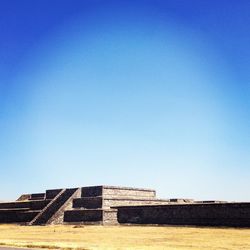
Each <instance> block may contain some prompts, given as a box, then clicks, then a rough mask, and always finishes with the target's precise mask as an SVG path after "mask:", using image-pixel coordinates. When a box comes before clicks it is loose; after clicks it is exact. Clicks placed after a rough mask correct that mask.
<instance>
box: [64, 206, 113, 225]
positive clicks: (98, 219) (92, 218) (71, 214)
mask: <svg viewBox="0 0 250 250" xmlns="http://www.w3.org/2000/svg"><path fill="white" fill-rule="evenodd" d="M64 222H65V223H69V224H70V223H72V224H75V223H79V224H115V223H117V210H116V209H72V210H67V211H65V212H64Z"/></svg>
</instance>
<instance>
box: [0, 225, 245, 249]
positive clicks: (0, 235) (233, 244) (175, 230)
mask: <svg viewBox="0 0 250 250" xmlns="http://www.w3.org/2000/svg"><path fill="white" fill-rule="evenodd" d="M0 246H2V247H6V246H13V247H26V248H27V247H29V248H48V249H68V250H70V249H77V250H80V249H110V250H113V249H157V250H158V249H164V250H165V249H177V250H183V249H202V250H204V249H209V250H215V249H216V250H220V249H221V250H225V249H237V250H240V249H249V250H250V229H233V228H196V227H151V226H146V227H143V226H81V227H80V226H19V225H0Z"/></svg>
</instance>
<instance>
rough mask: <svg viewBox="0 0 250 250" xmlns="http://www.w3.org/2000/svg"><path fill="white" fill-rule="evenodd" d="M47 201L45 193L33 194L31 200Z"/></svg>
mask: <svg viewBox="0 0 250 250" xmlns="http://www.w3.org/2000/svg"><path fill="white" fill-rule="evenodd" d="M43 199H45V193H36V194H31V195H30V198H29V200H43Z"/></svg>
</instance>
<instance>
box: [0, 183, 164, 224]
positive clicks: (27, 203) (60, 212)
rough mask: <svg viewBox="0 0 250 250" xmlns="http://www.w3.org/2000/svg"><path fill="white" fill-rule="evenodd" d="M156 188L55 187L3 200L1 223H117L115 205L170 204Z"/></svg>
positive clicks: (0, 215)
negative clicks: (157, 192) (160, 196)
mask: <svg viewBox="0 0 250 250" xmlns="http://www.w3.org/2000/svg"><path fill="white" fill-rule="evenodd" d="M168 203H169V200H159V199H156V196H155V191H154V190H152V189H140V188H129V187H114V186H91V187H81V188H66V189H51V190H46V192H45V193H36V194H24V195H21V196H20V197H19V199H18V200H17V201H14V202H3V203H0V223H23V224H26V225H46V224H62V223H65V224H79V223H80V224H117V209H116V208H114V207H115V206H128V205H129V206H133V205H157V204H168Z"/></svg>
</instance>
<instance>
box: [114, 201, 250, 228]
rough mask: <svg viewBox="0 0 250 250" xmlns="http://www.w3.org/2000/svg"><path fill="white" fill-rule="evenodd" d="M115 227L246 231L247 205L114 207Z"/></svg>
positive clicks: (249, 223) (249, 214)
mask: <svg viewBox="0 0 250 250" xmlns="http://www.w3.org/2000/svg"><path fill="white" fill-rule="evenodd" d="M117 218H118V222H119V223H132V224H169V225H196V226H232V227H250V203H214V204H209V203H207V204H192V203H191V204H175V205H160V206H130V207H118V214H117Z"/></svg>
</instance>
